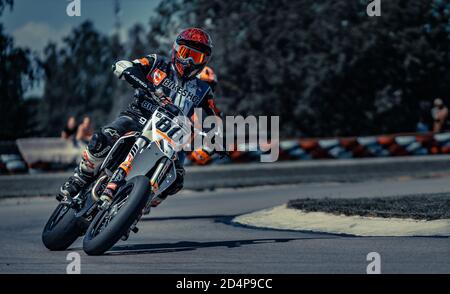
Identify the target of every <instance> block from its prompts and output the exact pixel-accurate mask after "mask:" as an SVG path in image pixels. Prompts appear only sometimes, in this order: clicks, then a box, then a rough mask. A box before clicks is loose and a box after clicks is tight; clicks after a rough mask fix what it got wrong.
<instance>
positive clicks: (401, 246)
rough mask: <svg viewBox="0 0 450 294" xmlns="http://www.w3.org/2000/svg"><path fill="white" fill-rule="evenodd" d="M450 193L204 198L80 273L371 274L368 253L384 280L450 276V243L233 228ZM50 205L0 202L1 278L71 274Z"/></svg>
mask: <svg viewBox="0 0 450 294" xmlns="http://www.w3.org/2000/svg"><path fill="white" fill-rule="evenodd" d="M440 192H450V179H449V178H438V179H409V180H398V179H396V180H383V181H369V182H361V183H328V184H327V183H320V184H319V183H317V184H301V185H295V186H277V187H270V186H268V187H253V188H241V189H227V190H216V191H204V192H191V191H184V192H182V193H181V194H180V195H177V196H174V197H172V198H170V199H168V200H167V201H166V202H165V203H163V204H162V205H161V206H160V207H158V208H157V209H154V210H153V211H152V213H151V216H149V217H147V218H145V219H144V220H143V221H141V222H140V224H139V225H138V226H139V228H140V231H139V233H138V234H132V236H131V237H130V239H129V240H128V241H126V242H122V241H121V242H119V243H118V244H116V246H115V247H113V249H112V250H111V251H109V252H108V253H107V254H106V255H105V256H99V257H90V256H87V255H86V254H84V253H83V251H82V248H81V240H78V241H77V242H76V243H75V244H74V245H73V246H72V247H71V248H70V251H76V252H79V253H80V254H81V272H82V273H159V274H166V273H365V272H366V267H367V264H368V261H366V256H367V254H368V253H369V252H373V251H375V252H378V253H380V255H381V271H382V273H447V274H448V273H450V239H449V238H432V237H430V238H424V237H407V238H400V237H376V238H367V237H365V238H363V237H349V236H339V235H329V234H321V233H308V232H289V231H276V230H262V229H254V228H247V227H241V226H236V225H233V224H230V220H231V219H232V218H233V216H236V215H239V214H242V213H247V212H251V211H255V210H259V209H263V208H267V207H271V206H275V205H279V204H282V203H286V202H287V201H288V200H290V199H295V198H299V197H376V196H393V195H408V194H417V193H440ZM55 205H56V203H55V202H54V200H53V199H51V198H46V197H40V198H39V197H36V198H11V199H3V200H1V201H0V273H61V274H63V273H65V271H66V266H67V264H68V263H69V261H66V255H67V253H68V251H66V252H49V251H48V250H47V249H45V248H44V246H43V245H42V243H41V230H42V227H43V225H44V223H45V222H46V220H47V218H48V216H49V215H50V213H51V210H52V209H53V208H54V206H55Z"/></svg>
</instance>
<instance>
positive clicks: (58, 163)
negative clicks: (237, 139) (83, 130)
mask: <svg viewBox="0 0 450 294" xmlns="http://www.w3.org/2000/svg"><path fill="white" fill-rule="evenodd" d="M0 147H1V148H0V151H1V153H0V155H1V156H0V173H23V172H26V171H27V170H31V171H33V170H67V169H68V168H71V167H74V166H75V165H76V161H77V160H78V158H79V154H80V152H81V151H80V150H81V148H80V147H76V146H74V145H73V143H72V142H69V141H66V140H62V139H59V138H27V139H19V140H17V141H16V142H15V143H14V142H2V143H1V144H0ZM241 147H246V148H240V149H249V148H248V147H249V146H241ZM19 151H20V152H19ZM261 154H262V152H261V151H233V152H231V153H230V157H229V158H227V157H225V158H220V157H219V156H218V155H213V156H212V157H211V158H210V159H209V160H208V161H203V162H202V164H198V163H197V162H196V160H195V159H194V158H193V157H192V156H188V157H187V162H186V164H187V165H203V164H211V163H212V164H226V163H246V162H258V161H259V160H260V156H261ZM434 154H450V132H445V133H425V134H414V133H413V134H392V135H380V136H366V137H343V138H325V139H308V138H306V139H293V140H283V141H281V142H280V153H279V160H280V161H289V160H313V159H351V158H368V157H390V156H407V155H413V156H416V155H434ZM25 162H26V164H25Z"/></svg>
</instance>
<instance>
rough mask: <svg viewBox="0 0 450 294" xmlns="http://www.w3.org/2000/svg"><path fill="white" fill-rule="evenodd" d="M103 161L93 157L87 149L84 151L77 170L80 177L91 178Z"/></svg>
mask: <svg viewBox="0 0 450 294" xmlns="http://www.w3.org/2000/svg"><path fill="white" fill-rule="evenodd" d="M104 159H105V158H98V157H95V156H94V155H92V154H91V152H90V151H89V149H85V150H84V151H83V155H82V156H81V162H80V165H79V168H78V171H79V173H80V175H81V176H82V177H85V178H92V177H93V176H95V174H96V173H97V171H98V169H99V168H100V166H101V164H102V163H103V160H104Z"/></svg>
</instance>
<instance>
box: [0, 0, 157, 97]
mask: <svg viewBox="0 0 450 294" xmlns="http://www.w3.org/2000/svg"><path fill="white" fill-rule="evenodd" d="M74 1H79V3H80V16H72V17H71V16H69V15H68V14H67V7H68V5H69V4H71V3H73V2H74ZM114 1H115V0H14V6H13V9H12V11H10V10H9V8H8V9H6V10H5V11H4V13H3V15H2V16H1V17H0V22H1V23H3V25H4V28H5V31H6V33H7V34H8V35H11V36H13V37H14V44H15V45H16V46H20V47H27V48H30V49H31V50H32V51H33V52H34V53H36V54H37V55H40V54H41V53H42V49H44V48H45V46H46V45H47V44H48V43H49V42H50V41H52V42H55V43H60V42H61V41H62V38H63V37H65V36H66V35H68V34H69V32H70V31H71V30H72V28H74V27H76V26H78V25H79V24H81V23H82V22H84V21H86V20H90V21H92V22H93V23H94V26H95V28H97V29H98V30H99V31H101V32H103V33H105V34H112V33H114V32H115V15H114ZM118 1H119V3H120V8H121V13H120V15H119V17H120V21H121V23H122V29H121V32H120V33H121V37H122V40H126V32H127V31H128V29H130V28H131V27H132V26H133V25H134V24H136V23H141V24H143V25H144V27H146V26H147V25H148V23H149V19H150V17H151V16H152V15H154V11H155V9H156V7H157V6H158V4H159V3H160V2H161V1H162V0H118ZM43 89H44V83H38V84H35V85H34V86H33V87H32V88H30V89H28V90H27V91H26V93H25V97H29V96H41V95H42V93H43Z"/></svg>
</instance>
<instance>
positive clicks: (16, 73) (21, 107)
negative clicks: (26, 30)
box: [0, 3, 34, 140]
mask: <svg viewBox="0 0 450 294" xmlns="http://www.w3.org/2000/svg"><path fill="white" fill-rule="evenodd" d="M1 8H2V3H0V10H1ZM0 12H1V11H0ZM33 78H34V72H33V68H32V66H31V57H30V54H29V51H28V50H24V49H21V48H16V47H15V46H14V42H13V39H12V38H11V37H9V36H8V35H6V34H5V33H4V32H3V25H2V24H0V109H1V110H2V113H1V115H0V126H1V127H0V139H2V140H10V139H14V138H17V137H20V136H26V135H28V131H29V130H30V129H31V126H30V125H29V121H28V115H27V108H26V106H25V104H26V102H25V101H24V99H23V92H24V90H25V87H26V85H25V81H32V80H33Z"/></svg>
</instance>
